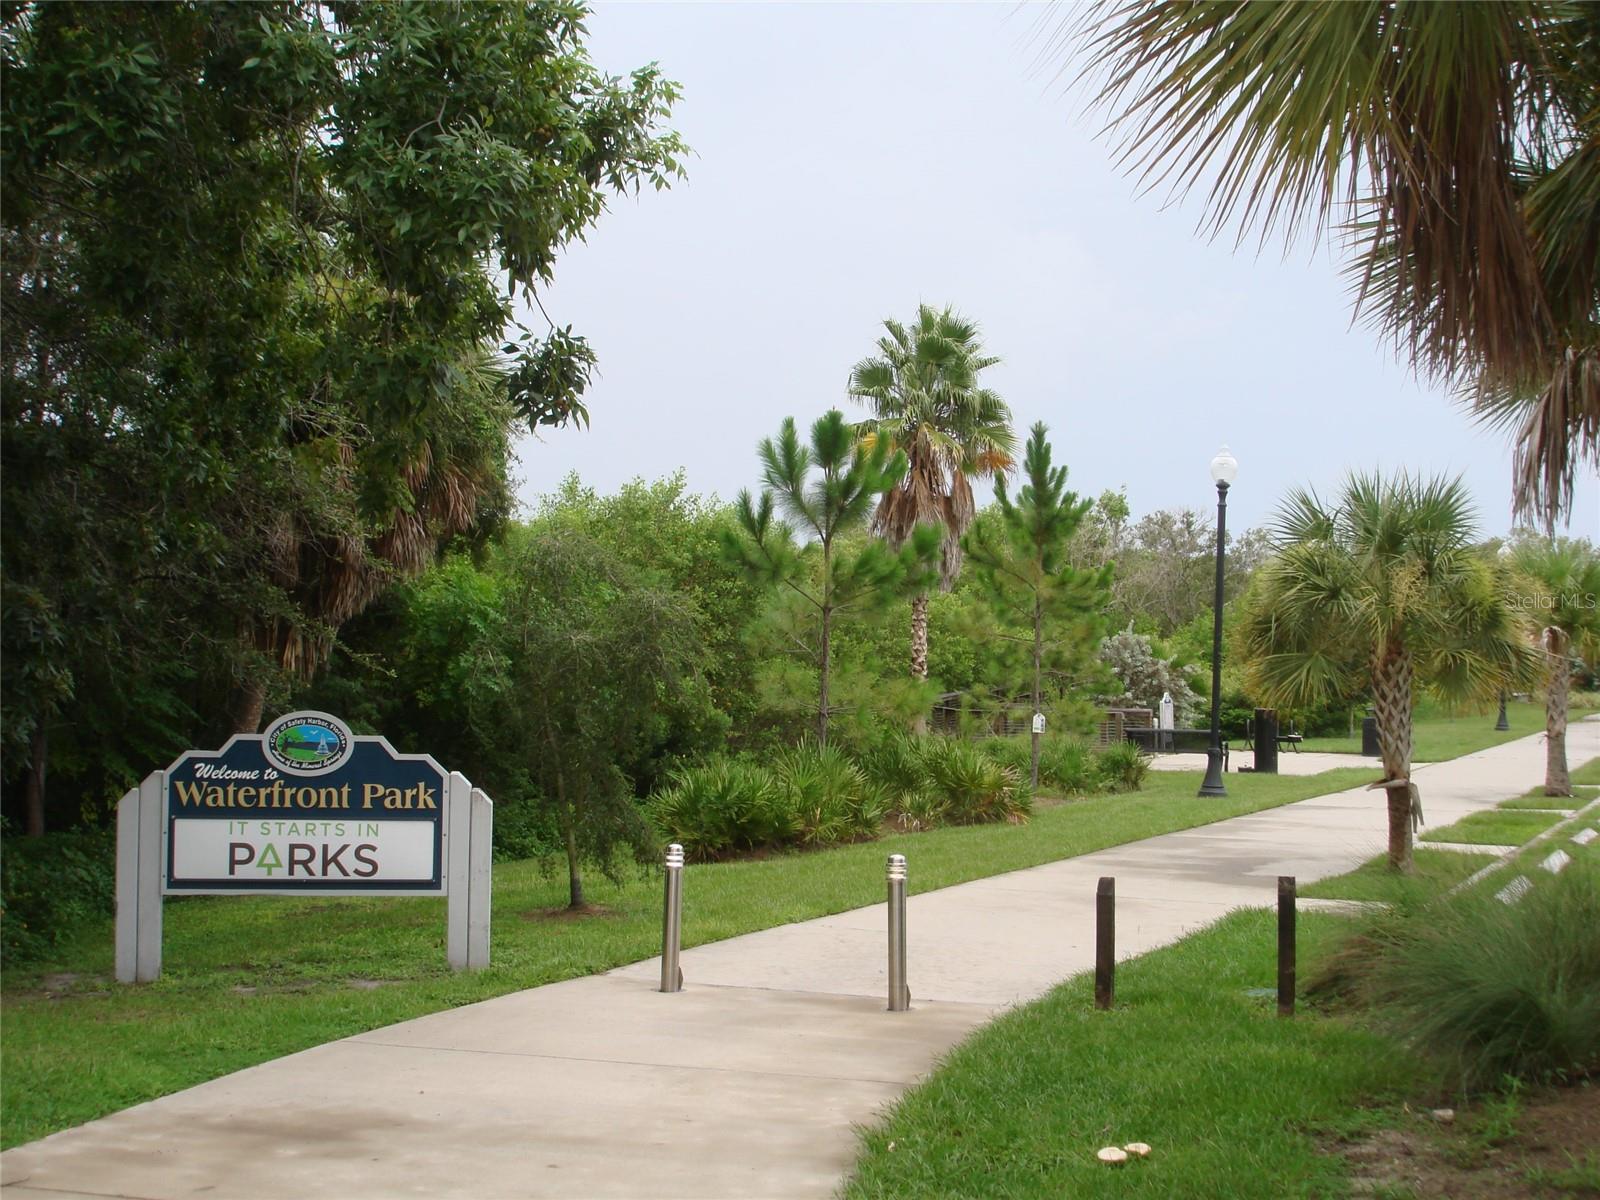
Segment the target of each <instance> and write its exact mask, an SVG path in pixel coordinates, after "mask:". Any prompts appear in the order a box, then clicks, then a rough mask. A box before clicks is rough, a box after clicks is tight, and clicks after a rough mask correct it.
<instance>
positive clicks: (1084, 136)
mask: <svg viewBox="0 0 1600 1200" xmlns="http://www.w3.org/2000/svg"><path fill="white" fill-rule="evenodd" d="M1033 19H1034V14H1033V13H1030V12H1026V11H1021V12H1019V11H1018V10H1017V8H1016V7H1015V6H1014V5H1011V4H1009V3H1008V4H995V5H977V4H972V5H931V4H900V5H867V4H826V5H824V4H810V5H808V4H757V3H735V4H605V3H602V4H599V5H598V6H597V7H596V9H595V12H594V13H593V15H592V16H591V18H590V20H589V29H590V35H591V37H590V50H591V53H592V55H593V57H594V58H595V60H596V62H598V63H599V64H600V66H602V67H603V68H604V69H606V70H610V71H613V72H617V73H623V72H626V71H627V70H630V69H632V68H633V67H635V66H639V65H642V64H643V63H646V62H649V61H651V60H656V61H659V62H660V64H661V66H662V68H663V70H664V71H665V73H666V74H667V75H668V76H669V77H670V78H673V79H676V80H678V81H679V82H680V83H681V84H682V85H683V89H684V99H683V101H682V103H681V105H680V106H679V108H678V110H677V112H676V114H675V119H674V122H673V124H674V126H675V127H676V128H677V129H678V130H679V131H680V132H681V133H682V135H683V136H684V138H685V139H686V140H687V141H688V142H689V144H690V145H691V146H692V147H693V148H694V151H695V156H694V157H693V158H691V159H690V161H689V163H688V178H687V179H686V180H684V181H683V182H681V183H679V184H678V185H677V186H676V187H674V188H673V189H672V190H671V191H669V192H662V193H655V192H647V193H645V194H644V195H642V196H640V197H639V198H638V199H637V200H635V199H632V198H626V199H618V200H616V201H614V202H613V204H612V206H611V211H610V212H609V213H608V214H607V215H606V216H604V217H603V218H602V219H601V221H600V223H599V226H598V227H597V228H596V229H595V230H594V231H593V232H592V233H591V234H590V237H589V240H588V242H587V243H585V244H582V245H579V246H576V247H574V248H573V249H572V250H571V251H570V252H569V253H568V254H567V255H566V257H565V259H564V260H563V261H562V262H561V264H560V265H559V267H558V268H557V280H556V286H555V287H554V288H552V289H551V291H550V292H549V293H548V294H547V296H546V298H545V307H546V308H547V309H548V310H549V312H550V315H551V316H552V317H553V318H554V319H555V320H556V321H557V322H558V323H560V324H563V325H564V324H567V323H568V322H571V323H572V324H573V326H574V327H575V330H576V331H577V332H581V333H583V334H585V335H586V336H587V337H588V338H589V339H590V341H591V343H592V344H593V346H594V347H595V349H596V351H597V353H598V354H599V358H600V377H599V378H598V379H597V381H596V382H595V384H594V386H593V388H592V390H591V392H590V395H589V401H590V412H591V415H592V417H593V425H592V427H591V428H589V429H587V430H571V429H569V430H559V431H555V432H548V433H546V434H545V435H544V436H543V439H542V440H540V441H535V440H533V439H531V438H525V439H524V440H523V441H522V443H521V444H520V445H519V449H518V453H519V456H520V459H521V464H520V467H519V471H518V475H519V495H520V496H521V497H522V498H523V499H524V500H526V501H529V502H532V501H534V500H536V499H537V497H539V496H540V495H543V494H545V493H548V492H550V491H551V490H553V489H554V487H555V485H556V484H557V482H558V481H559V480H560V479H561V477H562V476H563V475H565V474H566V473H567V472H569V471H577V472H578V473H579V474H580V475H581V476H582V478H583V480H584V481H585V482H586V483H587V484H590V485H591V486H594V487H597V488H599V489H600V490H602V491H609V490H612V489H614V488H615V487H617V486H618V485H619V484H621V483H623V482H625V481H627V480H628V479H630V478H633V477H635V476H643V477H645V478H647V479H654V478H657V477H659V476H662V475H666V474H668V473H670V472H671V471H673V470H674V469H676V468H678V467H682V468H684V469H685V471H686V472H687V476H688V481H689V485H690V487H691V488H692V489H693V490H695V491H698V492H704V493H716V494H718V495H720V496H721V497H723V498H724V499H730V498H732V497H733V496H734V495H735V494H736V493H737V492H738V490H739V489H740V488H741V487H753V486H754V484H755V481H756V469H755V444H756V442H757V441H758V440H759V439H760V438H761V437H763V436H765V435H768V434H770V433H772V432H773V431H774V430H775V429H776V428H777V426H778V424H779V422H780V421H781V420H782V419H783V418H784V417H785V416H787V415H793V416H794V417H795V418H796V419H797V420H798V421H800V422H801V424H802V425H805V424H809V422H810V421H812V420H814V419H815V418H816V417H817V416H818V415H820V414H821V413H822V412H824V411H825V410H826V409H828V408H829V407H832V406H835V405H837V406H839V407H841V408H843V409H844V410H845V411H846V412H847V413H850V412H851V410H852V409H853V407H854V406H853V405H852V404H851V403H850V402H849V401H848V399H847V398H846V396H845V394H844V386H845V380H846V377H847V375H848V373H849V370H850V367H851V366H852V364H854V363H855V362H856V361H857V360H858V359H860V358H861V357H863V356H865V355H866V354H868V353H870V352H871V351H872V348H873V343H874V341H875V340H876V338H877V336H878V334H879V332H880V328H881V322H882V320H883V319H884V318H885V317H889V316H895V317H899V318H901V319H909V318H910V317H911V316H912V314H914V312H915V311H916V307H917V305H918V304H919V303H922V302H926V303H930V304H935V305H941V306H942V305H945V304H953V305H955V306H956V308H958V309H959V310H960V311H962V312H963V313H965V314H966V315H968V316H970V317H972V318H974V319H976V320H977V321H978V322H979V324H980V325H981V326H982V329H983V336H984V342H985V344H986V346H987V347H988V348H989V349H990V350H991V351H992V352H993V353H995V354H998V355H1000V356H1001V358H1002V359H1003V360H1004V361H1003V362H1002V363H1001V364H1000V365H999V366H997V367H995V368H993V369H992V370H991V371H990V372H989V373H988V374H987V375H986V379H987V380H988V382H989V383H990V384H991V386H993V387H995V388H996V389H997V390H998V391H999V392H1000V394H1001V395H1002V396H1004V397H1005V398H1006V400H1007V401H1008V402H1009V403H1010V405H1011V408H1012V411H1013V413H1014V414H1015V418H1016V425H1017V428H1018V430H1019V433H1023V434H1024V435H1025V431H1026V428H1027V426H1028V425H1030V424H1031V423H1032V422H1034V421H1036V420H1041V419H1042V420H1044V421H1045V422H1047V423H1048V424H1049V426H1050V430H1051V440H1052V443H1053V444H1054V446H1055V449H1056V460H1057V462H1065V463H1066V464H1067V465H1068V467H1069V468H1070V471H1071V474H1070V477H1069V483H1070V486H1072V487H1073V488H1075V489H1076V490H1077V491H1079V492H1080V493H1082V494H1086V495H1097V494H1098V493H1099V492H1100V491H1101V490H1103V489H1105V488H1119V487H1125V488H1126V489H1127V493H1128V499H1129V502H1130V504H1131V505H1132V508H1133V511H1134V513H1135V515H1138V514H1142V513H1144V512H1148V511H1151V510H1154V509H1158V508H1168V507H1180V506H1190V507H1197V508H1209V507H1210V506H1211V505H1212V504H1214V503H1215V492H1214V491H1213V489H1212V485H1211V482H1210V478H1209V475H1208V464H1209V462H1210V459H1211V456H1212V454H1213V453H1214V452H1215V451H1216V449H1217V447H1218V445H1219V444H1221V443H1223V442H1226V443H1228V444H1229V445H1230V446H1231V448H1232V449H1233V452H1234V454H1235V455H1236V456H1237V457H1238V459H1239V478H1238V482H1237V483H1236V484H1235V485H1234V488H1233V490H1232V492H1231V494H1230V497H1229V510H1230V511H1229V526H1230V528H1235V529H1238V528H1243V527H1244V526H1246V525H1251V524H1257V523H1260V522H1261V521H1262V520H1264V519H1265V518H1266V517H1267V516H1269V515H1270V513H1271V511H1272V510H1273V508H1274V507H1275V506H1276V504H1277V503H1278V501H1279V499H1280V498H1281V497H1282V496H1283V494H1284V492H1285V491H1286V490H1287V489H1288V488H1290V487H1291V486H1294V485H1297V484H1306V483H1309V484H1311V485H1313V486H1315V487H1317V488H1318V489H1319V490H1323V491H1328V490H1331V489H1332V488H1334V487H1335V486H1336V485H1337V483H1338V481H1339V479H1340V478H1341V477H1342V476H1343V475H1344V474H1345V473H1346V472H1347V471H1348V470H1350V469H1351V468H1374V467H1381V468H1383V469H1384V470H1391V469H1396V468H1400V467H1406V468H1409V469H1412V470H1420V471H1424V472H1429V473H1433V472H1449V473H1452V474H1453V473H1456V472H1462V473H1464V474H1465V476H1466V479H1467V482H1468V484H1469V486H1470V487H1471V489H1472V491H1473V493H1474V495H1475V497H1476V498H1477V501H1478V505H1479V510H1480V515H1481V518H1482V524H1483V527H1484V532H1485V533H1486V534H1487V533H1500V532H1504V531H1505V530H1506V529H1507V528H1508V526H1509V524H1510V508H1509V494H1510V493H1509V483H1508V478H1509V471H1510V451H1509V448H1508V445H1507V443H1506V441H1505V439H1504V437H1503V435H1501V434H1499V433H1496V432H1493V431H1488V430H1484V429H1481V428H1479V427H1477V426H1475V425H1473V424H1472V423H1471V422H1470V421H1469V420H1468V419H1467V417H1466V416H1465V415H1464V414H1463V413H1462V412H1461V410H1460V409H1458V408H1457V407H1456V406H1455V405H1454V404H1452V403H1451V401H1450V400H1449V398H1448V396H1447V395H1445V394H1444V393H1443V392H1441V391H1438V390H1432V389H1429V388H1427V387H1425V386H1421V385H1419V384H1418V382H1417V381H1416V380H1415V379H1413V378H1412V376H1411V375H1410V373H1409V371H1408V370H1407V369H1406V368H1405V367H1404V366H1402V365H1400V364H1399V363H1398V362H1397V361H1396V360H1395V358H1394V356H1393V355H1392V354H1391V353H1390V352H1389V351H1388V350H1386V349H1385V348H1384V347H1383V346H1382V345H1380V344H1379V342H1378V340H1377V338H1376V336H1375V335H1374V334H1373V333H1371V332H1370V331H1369V330H1368V329H1367V328H1365V327H1364V326H1355V327H1352V324H1351V316H1350V303H1349V297H1348V294H1347V291H1346V287H1345V284H1344V281H1343V280H1342V279H1341V277H1340V274H1339V269H1338V264H1337V263H1336V262H1335V261H1334V260H1333V259H1332V258H1331V257H1330V256H1329V254H1328V253H1326V252H1323V253H1320V254H1313V253H1312V251H1311V249H1310V247H1309V246H1305V245H1302V246H1299V247H1297V248H1295V249H1294V250H1293V251H1292V252H1291V253H1289V254H1288V255H1287V256H1285V254H1284V250H1283V248H1282V246H1281V245H1279V244H1274V245H1272V246H1270V247H1269V248H1268V249H1267V250H1266V251H1264V252H1262V253H1260V254H1258V253H1257V252H1256V250H1255V247H1254V244H1253V243H1252V245H1251V246H1250V247H1249V248H1247V249H1244V250H1240V251H1237V252H1236V251H1235V250H1234V247H1233V241H1232V239H1231V238H1224V239H1222V240H1218V241H1207V240H1206V239H1205V238H1204V237H1202V236H1201V235H1200V234H1198V233H1197V232H1196V226H1197V224H1198V221H1199V219H1200V215H1201V213H1200V209H1199V207H1198V206H1197V205H1196V204H1193V203H1190V204H1185V205H1182V206H1176V207H1174V206H1168V205H1166V204H1164V203H1163V200H1164V197H1162V196H1159V195H1148V194H1147V195H1141V194H1140V192H1139V188H1138V186H1137V184H1136V182H1135V181H1134V180H1133V179H1132V178H1130V177H1128V176H1126V175H1125V174H1123V173H1121V172H1119V171H1118V170H1117V169H1116V167H1115V166H1114V164H1113V162H1112V151H1111V148H1110V146H1109V145H1108V144H1107V143H1106V142H1105V141H1103V140H1100V139H1097V138H1096V136H1095V132H1096V129H1097V123H1096V121H1095V120H1094V119H1093V118H1092V117H1088V116H1086V115H1085V112H1084V109H1085V104H1086V100H1087V97H1086V96H1085V95H1084V94H1083V93H1082V92H1081V91H1077V92H1071V93H1066V94H1064V93H1063V88H1062V86H1061V85H1060V83H1058V82H1055V81H1053V80H1052V79H1051V77H1050V76H1049V75H1048V73H1041V72H1040V71H1039V70H1037V69H1036V68H1035V66H1034V57H1035V54H1034V51H1035V46H1034V43H1033V42H1032V40H1031V38H1030V31H1031V29H1032V25H1033ZM533 324H534V325H535V326H536V327H537V326H542V324H543V322H542V319H540V318H539V317H538V315H537V314H535V315H534V318H533ZM856 411H859V410H856ZM1571 532H1572V533H1574V534H1581V535H1586V536H1591V537H1593V536H1600V481H1597V480H1596V479H1594V478H1593V477H1589V478H1586V479H1585V480H1584V481H1583V483H1582V485H1581V486H1580V489H1579V493H1578V498H1577V502H1576V504H1575V506H1574V513H1573V522H1572V529H1571Z"/></svg>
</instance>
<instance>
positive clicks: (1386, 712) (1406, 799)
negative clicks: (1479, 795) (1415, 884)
mask: <svg viewBox="0 0 1600 1200" xmlns="http://www.w3.org/2000/svg"><path fill="white" fill-rule="evenodd" d="M1382 653H1383V657H1382V658H1381V659H1379V661H1378V663H1377V665H1376V666H1375V667H1374V669H1373V672H1372V702H1373V708H1374V710H1375V711H1376V712H1377V717H1378V753H1379V756H1380V757H1381V758H1382V759H1383V777H1384V780H1385V782H1386V784H1387V787H1386V788H1385V793H1384V794H1385V795H1386V796H1387V797H1388V801H1389V868H1390V869H1391V870H1394V871H1406V872H1409V871H1410V870H1411V865H1412V862H1411V655H1410V653H1409V652H1408V651H1407V650H1406V648H1405V647H1404V646H1401V645H1399V644H1394V643H1391V644H1390V645H1388V646H1386V647H1384V649H1383V652H1382Z"/></svg>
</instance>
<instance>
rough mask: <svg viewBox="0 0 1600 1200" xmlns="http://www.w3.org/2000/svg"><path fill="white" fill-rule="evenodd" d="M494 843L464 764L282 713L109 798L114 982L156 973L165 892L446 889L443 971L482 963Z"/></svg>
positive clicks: (411, 892) (323, 717)
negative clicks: (453, 767) (454, 767)
mask: <svg viewBox="0 0 1600 1200" xmlns="http://www.w3.org/2000/svg"><path fill="white" fill-rule="evenodd" d="M493 845H494V805H493V803H492V802H491V801H490V800H489V797H488V796H486V795H484V793H483V791H482V790H481V789H479V788H475V787H473V786H472V784H471V782H470V781H469V780H468V779H467V778H466V776H464V775H462V774H461V772H459V771H451V772H446V771H445V769H444V768H443V767H441V766H440V765H439V764H438V763H437V762H435V761H434V760H433V759H432V758H431V757H430V756H429V755H426V754H400V753H398V752H397V751H396V750H395V749H394V747H393V746H391V745H389V743H388V742H387V741H385V740H384V739H383V738H381V737H357V736H355V735H354V734H352V733H351V732H350V727H349V726H348V725H346V724H345V723H344V722H343V721H341V720H340V719H339V718H338V717H335V716H331V715H329V714H328V713H323V712H294V713H290V714H288V715H287V716H284V717H280V718H279V719H278V720H276V721H274V722H273V723H272V724H271V725H270V726H268V727H267V731H266V732H265V733H263V734H239V735H236V736H235V737H233V738H231V739H229V741H228V744H227V745H225V746H223V747H222V749H220V750H190V751H188V752H187V753H185V754H183V755H182V756H181V757H180V758H179V759H178V761H177V762H175V763H173V764H172V765H171V766H170V767H168V768H167V769H166V770H165V771H152V772H151V773H150V774H149V775H147V776H145V778H144V781H143V782H142V783H140V784H139V786H138V787H136V788H134V789H133V790H132V791H130V792H128V794H127V795H125V796H123V798H122V800H121V801H120V802H119V803H118V805H117V925H116V944H117V954H116V974H117V979H118V980H119V981H120V982H123V983H142V982H147V981H149V980H152V979H157V978H159V977H160V975H161V949H162V948H161V927H162V898H163V897H164V896H170V895H204V894H211V895H253V894H267V895H305V894H308V893H311V894H317V895H324V896H445V897H448V901H449V902H448V904H447V905H446V909H445V927H446V930H445V957H446V959H447V960H448V961H449V963H450V966H451V967H453V968H454V969H456V970H458V971H465V970H474V969H476V968H479V967H484V966H487V965H488V963H489V915H490V906H491V901H492V885H493V878H492V861H493Z"/></svg>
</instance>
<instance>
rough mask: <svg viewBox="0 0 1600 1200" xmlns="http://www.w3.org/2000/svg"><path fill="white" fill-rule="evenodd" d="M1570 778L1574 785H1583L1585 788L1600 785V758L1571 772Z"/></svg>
mask: <svg viewBox="0 0 1600 1200" xmlns="http://www.w3.org/2000/svg"><path fill="white" fill-rule="evenodd" d="M1569 778H1571V780H1572V782H1573V783H1581V784H1583V785H1584V786H1585V787H1595V786H1597V785H1600V758H1595V759H1591V760H1590V761H1589V762H1587V763H1585V764H1584V765H1583V766H1581V767H1579V768H1578V769H1577V770H1576V771H1573V772H1571V774H1570V776H1569Z"/></svg>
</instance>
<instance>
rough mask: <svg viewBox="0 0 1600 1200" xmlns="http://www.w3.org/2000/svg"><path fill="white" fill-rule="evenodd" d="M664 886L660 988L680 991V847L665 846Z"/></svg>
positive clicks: (681, 918)
mask: <svg viewBox="0 0 1600 1200" xmlns="http://www.w3.org/2000/svg"><path fill="white" fill-rule="evenodd" d="M666 866H667V886H666V897H665V903H664V905H663V909H664V911H663V913H662V917H661V990H662V991H663V992H681V991H683V970H682V968H680V967H679V966H678V950H679V948H680V945H681V943H682V941H683V847H682V846H680V845H678V843H677V842H673V843H672V845H670V846H668V847H667V864H666Z"/></svg>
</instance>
